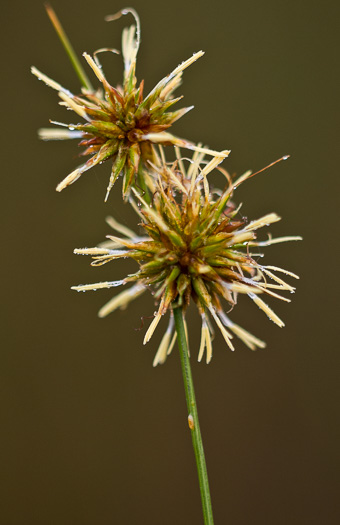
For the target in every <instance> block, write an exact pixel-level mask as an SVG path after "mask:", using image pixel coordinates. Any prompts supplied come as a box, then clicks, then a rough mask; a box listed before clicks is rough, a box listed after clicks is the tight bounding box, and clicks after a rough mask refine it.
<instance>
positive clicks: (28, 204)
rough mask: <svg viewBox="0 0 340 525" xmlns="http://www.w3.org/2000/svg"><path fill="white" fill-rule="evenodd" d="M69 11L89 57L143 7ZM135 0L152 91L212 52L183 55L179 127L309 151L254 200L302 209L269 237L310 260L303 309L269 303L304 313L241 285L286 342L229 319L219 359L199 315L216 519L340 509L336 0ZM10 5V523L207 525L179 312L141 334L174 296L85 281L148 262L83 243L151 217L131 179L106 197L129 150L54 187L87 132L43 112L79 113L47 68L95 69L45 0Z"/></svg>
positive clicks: (247, 205) (5, 395)
mask: <svg viewBox="0 0 340 525" xmlns="http://www.w3.org/2000/svg"><path fill="white" fill-rule="evenodd" d="M53 7H54V8H55V10H56V12H57V14H58V15H59V17H60V19H61V20H62V23H63V25H64V28H65V30H66V32H67V34H68V36H69V37H70V39H71V41H72V43H73V45H74V47H75V49H76V51H77V52H78V53H79V55H81V53H82V52H83V51H87V52H90V53H92V52H93V51H95V50H96V49H98V48H101V47H116V48H119V49H120V36H121V30H122V29H123V27H125V26H126V25H130V23H131V22H132V19H131V18H130V17H124V18H123V19H121V20H119V21H116V22H111V23H106V22H104V16H105V15H107V14H113V13H115V12H116V11H118V10H119V9H120V8H122V7H125V5H124V4H120V3H114V2H112V1H110V2H109V1H108V0H98V1H96V2H90V1H88V0H82V1H80V0H75V1H73V0H72V1H70V0H54V1H53ZM133 7H135V8H136V9H137V11H138V13H139V15H140V17H141V24H142V45H141V48H140V52H139V57H138V67H137V76H138V78H139V80H141V79H142V78H144V79H145V83H146V91H149V90H150V89H151V88H152V87H153V86H154V84H155V83H156V82H157V81H158V80H159V79H160V78H162V77H163V76H165V75H166V74H168V73H169V72H170V71H171V70H172V69H173V68H174V67H176V66H177V65H178V64H179V63H180V62H182V61H183V60H184V59H186V58H188V57H189V56H191V55H192V53H193V52H195V51H198V50H200V49H203V50H204V51H205V52H206V54H205V55H204V57H203V58H201V59H200V60H199V61H198V62H196V63H195V64H194V65H192V66H191V67H190V68H189V69H187V70H186V71H185V73H184V84H183V86H181V87H180V89H179V91H178V94H183V95H184V97H185V98H184V101H183V103H182V105H180V104H179V105H178V106H177V107H178V108H179V107H183V106H184V105H191V104H194V105H195V109H194V110H193V111H192V112H190V113H189V114H188V115H186V116H185V117H184V118H182V119H181V120H180V121H179V122H178V123H176V124H175V125H174V127H173V128H172V130H173V132H174V133H175V134H176V135H178V136H179V137H186V138H188V139H191V140H193V141H202V142H204V143H205V144H208V145H209V146H211V147H212V148H214V149H225V148H230V149H231V150H232V153H231V155H230V157H229V159H227V160H226V161H225V163H224V167H225V168H226V169H228V170H229V172H230V173H238V174H241V173H243V172H244V171H245V170H247V169H252V170H258V169H261V168H262V167H264V166H266V165H267V164H269V163H270V162H272V161H274V160H276V159H277V158H279V157H281V156H282V155H285V154H290V155H291V158H290V159H289V160H288V161H287V162H283V163H280V164H279V165H277V166H274V167H273V168H272V169H271V170H269V171H266V172H264V173H261V174H260V175H258V176H256V177H254V178H253V179H251V180H250V181H249V182H247V183H246V184H244V185H243V186H242V187H241V188H240V189H239V190H237V193H236V194H235V198H234V200H235V201H236V202H243V208H242V212H243V214H244V215H246V216H247V217H249V218H257V217H259V216H261V215H264V214H266V213H268V212H272V211H275V212H277V213H278V214H279V215H280V216H282V217H283V220H282V221H281V222H280V223H278V224H275V225H273V226H272V227H271V228H270V231H271V232H272V234H273V235H274V236H280V235H302V236H303V237H304V241H303V242H300V243H289V244H282V245H276V246H272V247H269V248H267V249H266V257H265V262H266V263H267V264H272V265H278V266H281V267H283V268H287V269H289V270H291V271H293V272H295V273H297V274H299V275H300V276H301V279H300V281H299V282H298V283H297V292H296V294H295V296H294V297H292V299H293V300H292V303H291V304H290V305H288V304H286V303H281V302H278V301H275V299H273V300H272V301H270V305H271V306H272V307H273V308H274V310H275V311H276V312H277V313H278V315H280V317H282V318H283V319H284V321H285V323H286V327H285V328H284V329H280V328H278V327H277V326H275V325H274V324H273V323H271V322H270V321H269V320H268V319H267V318H266V316H265V315H264V314H263V312H261V311H260V310H259V309H258V308H257V307H256V306H255V305H254V304H253V303H252V302H251V301H249V300H248V301H247V300H244V301H243V300H242V298H241V300H240V301H239V304H238V306H237V308H235V310H234V312H233V314H232V318H233V320H234V321H236V322H239V323H240V324H241V325H242V326H244V327H245V328H247V329H249V330H250V331H251V332H252V333H254V334H255V335H257V336H258V337H260V338H262V339H265V340H266V341H267V348H266V349H264V350H260V351H257V352H251V351H249V350H248V349H247V348H246V347H244V346H243V344H242V342H240V341H237V347H236V351H235V352H234V353H232V352H230V351H229V350H228V348H227V347H226V345H225V343H224V341H223V339H222V337H221V336H220V334H218V333H217V335H216V339H215V341H214V357H213V360H212V362H211V363H210V364H209V366H207V365H206V364H205V363H203V362H202V363H200V364H199V363H197V360H196V357H197V352H198V346H199V331H200V327H199V319H198V316H197V314H196V312H195V311H194V309H193V310H192V311H191V312H190V315H189V332H190V343H191V355H192V367H193V374H194V380H195V385H196V394H197V399H198V407H199V414H200V421H201V430H202V433H203V439H204V444H205V450H206V457H207V463H208V472H209V477H210V484H211V492H212V502H213V508H214V514H215V523H216V524H224V523H230V524H234V525H246V524H247V525H248V524H252V525H257V524H259V525H260V524H261V525H263V524H275V525H286V524H288V523H289V524H290V525H295V524H296V525H297V524H299V525H300V524H301V523H308V524H309V525H314V524H315V525H320V524H329V525H331V524H337V523H339V518H340V512H339V507H338V497H339V488H340V486H339V428H340V425H339V419H338V416H339V390H338V382H339V380H338V375H339V364H340V363H339V343H338V341H339V337H338V329H336V326H337V324H338V315H337V309H338V308H337V307H338V296H339V295H338V293H336V287H337V285H338V278H337V276H336V275H335V276H333V277H332V278H331V276H330V275H329V272H330V271H335V272H336V271H337V265H338V262H337V261H338V260H339V250H338V242H337V237H336V236H335V232H336V231H337V230H338V226H337V229H336V230H335V228H334V225H335V224H336V223H337V220H338V206H339V204H338V191H339V183H338V181H339V178H338V173H337V171H338V169H337V168H338V166H337V165H336V162H335V150H336V148H337V145H338V141H336V128H337V126H336V124H338V118H336V115H337V116H338V115H339V113H338V112H337V107H336V105H337V102H338V98H336V96H335V95H336V85H337V81H339V74H338V70H337V65H338V54H337V46H336V44H337V41H336V37H337V34H338V30H337V27H336V24H337V21H338V17H339V12H338V11H339V9H338V3H336V2H334V1H333V2H332V1H327V0H326V2H323V3H322V6H321V4H320V2H316V1H310V2H308V3H306V2H304V1H301V0H295V1H292V0H288V1H287V0H285V1H274V2H272V1H269V0H259V1H257V2H253V1H250V0H240V1H235V0H231V1H229V2H222V1H216V0H210V1H209V2H205V1H196V2H186V1H183V0H172V2H170V3H162V2H158V1H156V0H149V1H147V2H145V1H141V0H135V1H134V2H133ZM3 13H4V16H3V26H2V30H1V35H0V38H1V40H2V43H1V46H2V100H3V109H2V115H3V117H2V118H3V121H2V122H3V128H2V129H3V138H2V141H1V144H2V146H3V149H2V163H1V164H2V192H1V196H2V197H3V202H2V205H1V214H2V226H3V227H2V239H3V240H2V247H3V249H2V252H3V256H2V259H1V263H2V264H3V269H2V294H3V301H2V305H1V306H2V314H1V320H2V323H3V327H2V334H3V337H2V340H3V344H2V350H1V352H0V375H1V392H2V393H1V401H0V411H1V412H0V414H1V426H2V431H1V437H0V441H1V447H0V450H1V452H0V454H1V458H0V462H1V474H0V478H1V480H0V483H1V490H0V494H1V499H2V500H3V501H2V502H1V505H0V508H1V510H0V523H1V525H33V524H34V525H46V524H49V525H94V524H96V525H111V524H116V523H119V524H122V525H124V524H132V523H145V524H146V523H147V524H148V525H156V524H157V525H158V524H162V525H170V524H171V525H172V524H175V523H176V524H177V525H182V524H183V525H184V524H188V523H190V524H191V523H192V524H193V523H195V524H196V523H197V524H199V523H203V520H202V516H201V505H200V495H199V488H198V482H197V476H196V469H195V463H194V455H193V451H192V446H191V439H190V434H189V430H188V426H187V413H186V405H185V398H184V389H183V384H182V378H181V370H180V363H179V356H178V353H177V351H176V350H174V351H173V353H172V355H171V356H170V357H169V358H168V360H167V362H166V364H165V365H163V366H158V367H157V368H155V369H154V368H153V367H152V360H153V357H154V354H155V351H156V349H157V345H158V343H159V341H160V339H161V336H162V333H163V329H164V328H165V325H166V321H163V323H162V324H161V326H160V327H159V329H158V330H157V331H156V333H155V335H154V337H153V339H152V340H151V342H150V343H149V344H148V345H147V346H145V347H143V345H142V340H143V335H144V330H145V327H144V328H143V329H142V330H140V331H138V330H137V329H138V328H139V327H140V325H141V316H143V315H144V316H148V315H152V313H153V311H154V305H153V302H152V299H151V297H144V296H143V298H140V299H139V300H137V301H136V302H134V303H132V304H131V306H130V307H129V309H128V310H127V311H118V312H116V313H114V314H113V315H111V317H108V318H106V319H99V318H98V317H97V315H96V314H97V311H98V309H99V308H100V307H101V306H102V305H103V304H104V303H105V302H106V301H108V300H109V299H110V298H111V297H112V295H113V293H112V291H110V290H106V291H98V292H96V293H93V292H88V293H86V294H76V293H75V292H73V291H71V290H70V287H71V286H72V285H74V284H80V283H90V282H96V281H100V280H115V279H120V278H122V277H124V276H125V275H126V271H127V270H128V271H133V269H134V268H135V266H134V265H133V263H131V264H130V263H127V262H123V263H120V262H117V263H111V264H110V265H107V266H104V267H102V268H97V269H96V268H91V267H90V264H89V263H90V260H89V258H86V257H76V256H75V255H73V253H72V251H73V249H74V248H75V247H83V246H92V245H95V244H96V243H98V242H100V241H102V240H104V238H105V235H107V234H108V233H110V231H109V228H108V226H107V225H106V224H105V217H106V215H108V214H112V215H114V216H115V218H116V219H118V220H119V221H121V222H123V223H124V224H126V225H127V226H130V227H132V228H134V227H135V224H136V218H135V216H134V215H133V214H132V213H131V212H130V210H129V209H128V207H127V206H125V205H123V204H122V203H121V193H120V191H121V188H120V184H119V182H118V184H117V187H115V188H114V190H113V191H112V192H111V196H110V199H109V202H108V203H107V204H105V203H104V195H105V190H106V186H107V182H108V178H109V171H110V167H109V163H108V164H104V165H103V166H99V167H98V168H95V169H93V170H91V171H90V172H88V173H86V174H84V175H83V176H82V177H81V179H80V180H79V181H78V182H77V183H76V184H74V185H73V186H71V187H70V188H67V189H66V190H64V191H63V192H62V193H61V194H58V193H56V192H55V186H56V185H57V183H58V182H59V181H61V180H62V179H63V178H64V177H65V176H66V175H67V174H68V173H69V172H70V171H72V170H73V169H74V168H75V167H76V166H77V165H78V164H79V163H80V161H79V159H78V157H77V154H78V149H77V145H76V143H75V142H71V141H70V142H63V143H61V142H58V143H53V142H49V143H43V142H39V140H38V138H37V134H36V130H37V129H38V128H39V127H44V126H47V125H48V119H49V118H51V119H55V120H64V121H65V119H66V121H68V120H67V119H68V117H69V119H70V120H69V121H72V117H71V116H70V115H65V110H64V109H63V108H60V107H58V106H57V100H58V98H57V94H56V93H55V92H53V91H52V90H51V89H50V88H48V87H47V86H45V85H44V84H43V83H41V82H40V83H39V82H38V80H37V79H36V78H35V77H33V76H32V75H31V74H30V71H29V68H30V66H31V65H32V64H34V65H35V66H36V67H38V68H39V69H41V70H42V71H43V72H44V73H46V74H47V75H49V76H50V77H52V78H53V79H55V80H57V81H58V82H60V83H61V84H62V85H65V86H66V87H68V88H69V89H71V90H72V91H74V92H78V91H79V84H78V80H77V77H76V76H75V74H74V73H73V70H72V68H71V65H70V64H69V62H68V59H67V57H66V55H65V53H64V50H63V49H62V47H61V44H60V42H59V40H58V38H57V36H56V34H55V32H54V29H53V28H52V26H51V24H50V22H49V20H48V18H47V15H46V13H45V10H44V6H43V3H42V2H41V1H36V0H34V1H31V2H27V3H21V4H18V3H15V2H9V1H8V0H5V9H4V10H3ZM102 63H103V67H104V70H105V72H106V74H107V77H108V79H109V80H111V82H112V83H114V84H116V83H118V82H120V80H121V78H122V61H121V58H120V57H118V56H114V55H111V54H107V55H106V56H104V55H103V56H102ZM89 75H91V73H90V72H89ZM91 79H92V80H93V81H94V82H95V79H94V77H91ZM212 182H214V181H213V180H212ZM216 184H220V181H219V180H217V178H216ZM265 233H266V232H264V236H265ZM330 256H331V258H330V261H328V259H329V257H330ZM128 264H130V265H129V267H128ZM130 267H131V268H130ZM148 323H149V321H147V324H148Z"/></svg>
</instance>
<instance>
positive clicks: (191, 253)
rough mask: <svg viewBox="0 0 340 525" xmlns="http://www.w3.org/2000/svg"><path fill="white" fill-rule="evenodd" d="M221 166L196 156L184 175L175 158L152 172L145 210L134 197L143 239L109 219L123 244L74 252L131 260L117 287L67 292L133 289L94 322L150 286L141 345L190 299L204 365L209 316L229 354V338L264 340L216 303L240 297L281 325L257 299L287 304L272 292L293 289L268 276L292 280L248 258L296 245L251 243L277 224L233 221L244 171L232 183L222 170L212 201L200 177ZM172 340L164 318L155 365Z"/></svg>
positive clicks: (116, 241) (99, 260) (269, 218)
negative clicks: (150, 314)
mask: <svg viewBox="0 0 340 525" xmlns="http://www.w3.org/2000/svg"><path fill="white" fill-rule="evenodd" d="M222 160H223V157H222V156H219V157H215V158H213V159H212V160H211V161H210V162H209V163H208V164H204V167H202V162H203V156H202V155H201V154H199V153H197V152H196V153H195V154H194V157H193V159H192V161H191V164H190V166H189V168H188V170H185V168H184V166H183V162H182V160H181V159H180V158H179V159H178V161H176V162H175V163H173V164H172V165H171V166H168V165H167V164H166V163H165V161H164V162H163V164H162V166H161V167H160V168H159V167H156V166H154V171H155V174H156V176H157V182H156V183H155V185H154V188H153V189H154V193H153V202H152V206H149V205H148V204H147V203H146V202H145V201H144V200H143V198H142V197H141V196H140V195H139V194H138V192H136V191H135V190H134V193H135V196H136V198H137V199H138V201H139V203H140V204H141V208H138V207H137V206H136V211H137V213H138V214H139V215H140V217H141V219H142V222H141V226H142V228H143V229H144V232H145V235H144V236H143V237H137V236H136V235H134V234H133V233H132V232H131V231H130V230H127V229H126V228H125V227H122V226H121V225H118V224H117V223H116V222H115V221H113V220H112V219H110V224H111V226H113V227H114V228H115V229H116V230H118V231H120V233H122V234H123V235H124V237H120V238H118V237H114V236H108V237H109V239H110V241H109V242H108V243H105V244H102V245H100V246H99V247H97V248H84V249H78V250H75V253H79V254H89V255H92V256H93V258H94V262H93V263H92V264H93V265H95V266H96V265H101V264H104V263H106V262H109V261H111V260H114V259H118V258H121V257H130V258H132V259H134V260H135V261H137V263H138V264H139V271H138V272H137V273H135V274H133V275H129V276H127V277H126V278H125V279H123V280H122V281H111V282H105V283H96V284H94V285H81V286H76V287H73V289H76V290H78V291H80V290H83V291H85V290H91V289H97V288H109V287H112V286H118V285H120V284H126V283H135V284H134V285H133V286H132V288H130V289H129V290H127V291H124V292H122V293H121V294H120V295H118V296H117V297H115V298H114V299H113V300H111V301H110V302H109V303H108V304H107V305H106V306H104V308H102V309H101V311H100V312H99V315H100V316H101V317H103V316H104V315H107V314H108V313H110V312H111V311H113V310H115V309H116V308H117V307H120V306H125V305H126V304H127V303H128V302H129V301H131V300H132V299H133V298H134V297H135V296H136V295H140V294H141V293H143V291H144V290H145V289H147V288H149V287H151V290H152V291H153V295H154V298H155V300H156V303H157V305H158V309H157V312H156V314H155V317H154V320H153V321H152V323H151V325H150V327H149V329H148V331H147V333H146V335H145V338H144V343H146V342H148V341H149V340H150V338H151V336H152V334H153V332H154V330H155V328H156V326H157V324H158V322H159V321H160V319H161V317H162V316H163V314H164V313H165V312H166V311H167V310H170V311H171V309H172V308H175V307H177V306H182V307H183V310H184V312H185V309H186V308H187V306H188V305H189V303H190V301H191V300H193V301H194V302H195V304H196V305H197V308H198V311H199V313H200V315H201V319H202V333H201V347H200V350H199V357H198V358H199V360H201V358H202V356H203V353H204V350H205V348H206V352H207V354H206V359H207V362H209V361H210V359H211V357H212V345H211V335H212V333H213V330H212V325H211V322H210V320H209V316H211V317H212V318H213V319H214V321H215V322H216V324H217V325H218V327H219V329H220V330H221V332H222V335H223V337H224V339H225V340H226V342H227V344H228V346H229V348H230V349H232V350H233V349H234V347H233V344H232V341H231V339H232V337H233V334H235V335H237V336H238V337H239V338H240V339H242V340H243V342H244V343H245V344H246V345H247V346H248V347H249V348H251V349H255V348H256V347H263V346H265V343H264V342H263V341H260V340H259V339H257V338H256V337H254V336H253V335H251V334H249V333H248V332H247V331H246V330H244V329H243V328H241V327H240V326H238V325H236V324H235V323H233V322H232V321H231V320H230V319H229V317H228V316H227V315H226V313H225V311H224V308H223V306H222V304H221V300H224V301H226V302H227V304H228V305H229V307H228V308H229V310H230V309H232V308H233V307H234V305H235V304H236V302H237V295H238V294H239V293H241V294H246V295H248V296H249V297H250V298H251V299H252V300H253V301H254V303H255V304H256V305H257V306H259V307H260V308H261V309H262V310H263V311H264V312H265V313H266V314H267V315H268V317H269V318H270V319H271V320H272V321H274V322H275V323H276V324H277V325H278V326H284V323H283V322H282V321H281V319H280V318H279V317H278V316H277V315H276V314H275V313H274V312H273V310H272V309H271V308H269V306H268V305H267V304H266V303H265V302H264V301H263V300H262V298H261V297H260V296H261V295H269V296H273V297H276V298H279V299H282V300H284V301H289V299H287V298H285V297H283V296H281V295H279V294H278V293H277V292H278V291H289V292H293V291H294V288H293V287H292V286H291V285H289V284H287V283H286V282H285V281H284V280H283V279H282V278H281V277H279V276H278V275H276V273H274V272H278V273H281V272H283V273H286V274H288V275H290V276H291V277H295V278H297V276H296V275H294V274H293V273H291V272H288V271H285V270H282V269H281V268H277V267H274V266H265V265H263V264H260V263H259V262H258V261H257V260H255V258H254V257H255V256H256V257H258V256H259V255H260V254H258V253H256V254H254V253H252V249H253V248H254V247H258V246H267V245H270V244H273V243H276V242H282V241H288V240H297V239H300V237H282V238H278V239H269V240H267V241H262V242H258V241H257V240H256V232H257V230H258V229H260V228H262V227H263V226H268V225H270V224H272V223H274V222H276V221H278V220H280V217H279V216H278V215H277V214H276V213H270V214H268V215H266V216H264V217H262V218H260V219H257V220H255V221H252V222H249V223H247V221H246V219H244V218H242V217H240V218H239V213H238V212H239V208H236V207H235V205H234V204H233V203H232V202H231V196H232V194H233V191H234V189H235V188H236V187H237V186H238V185H239V184H241V183H242V182H243V181H244V180H246V179H247V178H249V177H250V176H251V172H247V173H245V174H244V175H243V176H241V177H240V178H239V179H237V180H236V181H234V182H232V181H231V179H230V177H229V175H228V174H227V173H226V172H224V170H221V171H222V172H224V173H225V175H226V177H227V179H228V184H227V186H226V188H225V190H224V191H223V192H222V193H220V195H219V196H218V197H217V198H213V196H212V194H211V192H210V189H209V185H208V181H207V175H208V174H209V173H210V172H211V171H212V170H213V169H214V168H216V167H218V165H219V163H220V162H221V161H222ZM219 169H221V168H219ZM156 176H155V177H154V179H156ZM176 193H177V194H178V196H176ZM174 337H175V336H173V320H172V318H170V324H169V327H168V329H167V331H166V333H165V335H164V337H163V340H162V343H161V345H160V347H159V350H158V352H157V354H156V357H155V361H154V364H158V363H162V362H164V360H165V358H166V355H167V354H168V353H169V349H171V348H172V344H173V342H174Z"/></svg>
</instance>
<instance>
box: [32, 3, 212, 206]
mask: <svg viewBox="0 0 340 525" xmlns="http://www.w3.org/2000/svg"><path fill="white" fill-rule="evenodd" d="M48 11H49V15H50V17H51V19H52V21H53V24H54V26H55V27H56V29H57V31H58V33H59V36H60V37H61V38H62V40H63V42H64V40H65V38H66V36H65V35H64V34H63V33H62V34H61V31H62V28H61V27H60V24H59V21H58V20H57V19H56V16H55V14H54V13H53V12H51V8H48ZM127 13H131V14H132V15H133V16H134V18H135V22H136V24H135V25H132V26H131V27H129V28H125V29H124V30H123V34H122V55H123V61H124V80H123V83H122V85H117V86H116V87H113V86H111V85H110V83H109V82H108V80H107V79H106V77H105V75H104V73H103V71H102V67H101V64H100V62H99V59H98V54H99V53H100V52H104V51H113V52H114V53H118V51H116V50H114V49H107V48H105V49H100V50H98V51H97V52H95V53H94V56H93V57H92V56H91V55H89V54H88V53H84V54H83V56H84V58H85V60H86V62H87V64H88V65H89V66H90V68H91V69H92V72H93V73H94V74H95V76H96V77H97V80H99V82H100V88H99V89H98V90H96V91H95V90H93V88H91V87H89V85H88V83H87V82H85V85H86V86H87V87H85V88H83V89H82V93H81V94H80V95H74V94H73V93H71V92H70V91H69V90H67V89H66V88H64V87H63V86H61V85H60V84H59V83H58V82H55V81H54V80H51V79H50V78H49V77H47V76H46V75H44V74H43V73H41V72H40V71H39V70H38V69H36V68H35V67H32V73H33V74H34V75H35V76H37V77H38V78H39V79H40V80H42V81H43V82H45V83H46V84H47V85H48V86H50V87H51V88H53V89H55V90H56V91H58V95H59V97H60V99H61V101H60V102H59V104H60V105H62V106H65V107H66V108H67V109H69V110H72V111H73V112H74V113H75V115H76V117H81V118H82V119H83V121H84V122H81V123H79V122H75V123H73V124H64V123H60V122H54V121H52V123H54V124H57V125H58V126H61V127H62V129H58V128H48V129H45V128H43V129H40V130H39V136H40V138H42V139H43V140H64V139H73V138H75V139H81V140H80V143H79V145H80V146H83V147H84V148H85V150H84V151H83V152H82V153H81V155H83V156H90V159H89V160H88V161H87V162H85V163H84V164H82V165H81V166H80V167H78V168H77V169H75V170H74V171H72V173H70V174H69V175H68V176H67V177H66V178H65V179H64V180H63V181H62V182H60V184H58V186H57V191H61V190H63V189H64V188H66V186H69V185H70V184H72V183H73V182H75V181H76V180H77V179H79V177H80V176H81V175H82V173H84V172H85V171H87V170H89V169H90V168H92V167H93V166H95V165H97V164H101V163H102V162H104V161H106V160H108V159H111V161H112V169H111V175H110V180H109V184H108V187H107V192H106V197H105V200H107V198H108V196H109V193H110V191H111V189H112V187H113V185H114V183H115V182H116V180H117V178H118V177H119V176H123V188H122V190H123V196H124V197H125V198H127V197H128V195H129V193H130V189H131V187H132V186H134V185H135V184H136V183H137V185H138V186H139V187H142V188H143V187H144V188H145V180H144V179H145V177H146V175H145V166H146V163H147V162H149V161H151V162H152V163H154V164H157V163H158V158H157V155H156V152H155V148H154V144H163V145H171V144H173V145H177V146H182V147H188V148H189V149H195V146H194V145H193V144H192V143H190V142H188V141H186V140H183V139H179V138H177V137H175V136H174V135H172V134H171V133H169V132H168V131H166V130H168V128H170V126H171V125H172V124H173V123H174V122H175V121H176V120H178V119H179V118H181V117H182V116H183V115H184V114H185V113H187V112H188V111H189V110H190V109H192V107H193V106H191V107H188V108H182V109H179V110H177V111H172V106H173V105H174V104H175V103H176V102H178V101H179V100H180V99H181V98H182V97H178V98H173V93H174V91H175V90H176V89H177V88H178V86H179V85H180V84H181V81H182V73H183V71H184V69H186V68H187V67H188V66H189V65H191V64H192V63H193V62H195V61H196V60H197V59H198V58H200V57H201V56H202V55H203V54H204V53H203V52H202V51H199V52H198V53H195V54H194V55H193V56H192V57H190V58H189V59H188V60H186V61H185V62H183V63H182V64H180V65H179V66H178V67H176V68H175V69H174V70H173V71H172V72H171V73H170V74H169V75H168V76H166V77H165V78H163V79H162V80H161V81H160V82H158V84H157V85H156V86H155V87H154V88H153V89H152V90H151V92H150V93H149V94H148V95H147V96H144V81H142V82H141V83H140V84H139V85H137V79H136V59H137V53H138V49H139V45H140V23H139V18H138V15H137V13H136V12H135V11H134V10H133V9H124V10H122V11H120V12H119V13H117V15H114V16H112V17H107V20H115V19H117V18H119V17H120V16H121V15H122V14H127ZM211 153H215V152H211Z"/></svg>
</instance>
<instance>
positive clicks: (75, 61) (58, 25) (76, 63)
mask: <svg viewBox="0 0 340 525" xmlns="http://www.w3.org/2000/svg"><path fill="white" fill-rule="evenodd" d="M45 8H46V11H47V14H48V16H49V18H50V20H51V22H52V25H53V27H54V29H55V30H56V32H57V35H58V37H59V38H60V41H61V43H62V45H63V46H64V49H65V51H66V53H67V55H68V57H69V59H70V61H71V64H72V66H73V68H74V70H75V72H76V73H77V75H78V78H79V80H80V83H81V84H82V86H83V87H84V88H85V89H87V90H89V91H93V87H92V85H91V82H90V81H89V79H88V78H87V75H86V73H85V71H84V69H83V66H82V65H81V63H80V62H79V60H78V57H77V55H76V53H75V51H74V49H73V47H72V44H71V42H70V41H69V39H68V38H67V35H66V33H65V31H64V29H63V27H62V25H61V23H60V21H59V18H58V17H57V15H56V14H55V12H54V10H53V9H52V7H51V6H50V5H49V4H45Z"/></svg>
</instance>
